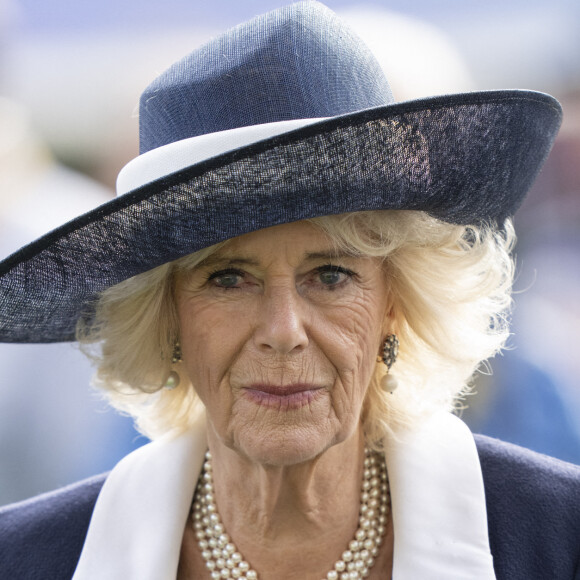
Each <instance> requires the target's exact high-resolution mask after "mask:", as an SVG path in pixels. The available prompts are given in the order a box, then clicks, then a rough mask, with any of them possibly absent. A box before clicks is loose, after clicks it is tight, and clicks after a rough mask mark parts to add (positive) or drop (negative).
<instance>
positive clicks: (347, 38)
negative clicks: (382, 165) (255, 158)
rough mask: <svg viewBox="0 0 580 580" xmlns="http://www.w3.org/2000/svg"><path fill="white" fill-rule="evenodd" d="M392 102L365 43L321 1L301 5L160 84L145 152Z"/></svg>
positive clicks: (242, 30)
mask: <svg viewBox="0 0 580 580" xmlns="http://www.w3.org/2000/svg"><path fill="white" fill-rule="evenodd" d="M392 102H393V96H392V94H391V90H390V88H389V85H388V83H387V80H386V78H385V76H384V74H383V72H382V70H381V67H380V65H379V64H378V62H377V61H376V59H375V58H374V56H373V55H372V53H371V52H370V51H369V49H368V48H367V47H366V46H365V44H364V43H363V42H362V41H361V40H360V38H359V37H358V36H356V35H355V34H354V33H353V32H352V30H351V29H350V28H349V27H348V26H347V25H345V23H344V22H343V21H342V20H341V19H340V18H338V17H337V16H336V15H335V14H334V13H333V12H332V11H331V10H329V9H328V8H326V7H325V6H324V5H322V4H320V3H319V2H314V1H307V2H299V3H296V4H292V5H290V6H287V7H285V8H281V9H279V10H274V11H272V12H269V13H267V14H264V15H262V16H259V17H257V18H254V19H252V20H250V21H249V22H247V23H245V24H242V25H240V26H237V27H235V28H232V29H231V30H229V31H228V32H226V33H225V34H223V35H221V36H219V37H217V38H215V39H213V40H212V41H210V42H208V43H207V44H205V45H203V46H201V47H200V48H198V49H197V50H195V51H193V52H192V53H190V54H189V55H188V56H186V57H185V58H183V59H182V60H180V61H179V62H177V63H175V64H174V65H173V66H172V67H170V68H169V69H168V70H167V71H165V72H164V73H162V74H161V75H160V76H159V77H158V78H157V79H156V80H155V81H153V83H151V85H149V87H147V89H145V91H144V92H143V94H142V96H141V102H140V115H139V119H140V121H139V123H140V152H141V153H145V152H147V151H150V150H152V149H156V148H157V147H160V146H162V145H167V144H168V143H173V142H175V141H180V140H182V139H187V138H190V137H196V136H198V135H204V134H207V133H214V132H217V131H224V130H227V129H233V128H237V127H244V126H248V125H259V124H262V123H272V122H276V121H285V120H290V119H307V118H313V117H333V116H337V115H342V114H346V113H351V112H354V111H359V110H363V109H368V108H372V107H378V106H382V105H386V104H389V103H392Z"/></svg>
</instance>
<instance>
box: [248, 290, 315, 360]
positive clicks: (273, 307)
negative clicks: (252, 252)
mask: <svg viewBox="0 0 580 580" xmlns="http://www.w3.org/2000/svg"><path fill="white" fill-rule="evenodd" d="M304 315H305V312H304V304H302V301H301V299H300V296H299V295H298V293H297V292H296V290H295V289H294V288H275V289H272V290H270V291H269V292H267V293H265V294H264V295H263V296H262V301H261V304H260V311H259V312H258V324H257V327H256V332H255V335H254V339H255V341H256V346H257V347H258V348H260V349H261V350H272V351H274V352H276V353H278V354H290V353H291V352H293V351H296V350H301V349H303V348H305V347H306V346H307V345H308V335H307V332H306V328H305V322H306V321H305V319H304Z"/></svg>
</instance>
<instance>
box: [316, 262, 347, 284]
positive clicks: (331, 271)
mask: <svg viewBox="0 0 580 580" xmlns="http://www.w3.org/2000/svg"><path fill="white" fill-rule="evenodd" d="M317 271H318V278H319V280H320V282H321V283H322V284H323V285H324V286H329V287H333V286H338V285H339V284H341V283H342V282H345V281H346V280H347V279H348V278H350V277H351V276H353V275H354V272H351V271H350V270H347V269H346V268H342V267H340V266H322V267H320V268H318V270H317Z"/></svg>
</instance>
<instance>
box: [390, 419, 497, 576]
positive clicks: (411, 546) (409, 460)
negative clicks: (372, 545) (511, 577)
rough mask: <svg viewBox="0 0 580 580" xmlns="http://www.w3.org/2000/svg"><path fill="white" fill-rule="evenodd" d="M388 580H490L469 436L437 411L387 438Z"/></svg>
mask: <svg viewBox="0 0 580 580" xmlns="http://www.w3.org/2000/svg"><path fill="white" fill-rule="evenodd" d="M385 443H386V449H385V455H386V460H387V468H388V471H389V484H390V488H391V501H392V510H393V527H394V533H395V553H394V564H393V579H394V580H419V579H421V580H495V574H494V571H493V561H492V557H491V553H490V548H489V541H488V535H487V513H486V509H485V494H484V489H483V479H482V475H481V466H480V463H479V457H478V455H477V449H476V447H475V442H474V440H473V436H472V435H471V432H470V431H469V429H468V428H467V426H466V425H465V424H464V423H463V422H462V421H461V420H460V419H458V418H457V417H455V416H454V415H451V414H449V413H439V414H437V415H435V416H434V417H432V418H431V419H430V420H429V421H427V422H426V423H425V424H424V425H423V426H422V427H421V429H419V430H414V431H408V432H399V433H397V437H396V438H394V439H390V440H387V441H386V442H385Z"/></svg>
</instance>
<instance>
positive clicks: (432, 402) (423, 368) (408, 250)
mask: <svg viewBox="0 0 580 580" xmlns="http://www.w3.org/2000/svg"><path fill="white" fill-rule="evenodd" d="M308 221H309V222H310V223H312V224H314V225H315V226H317V227H319V228H321V229H322V230H323V231H324V232H325V233H326V234H327V235H328V236H329V237H330V238H331V239H332V240H333V241H334V243H335V244H336V246H337V247H339V248H340V249H342V250H346V251H348V252H351V253H354V254H357V255H362V256H372V257H378V258H380V259H382V260H383V264H384V267H385V269H386V272H387V279H388V281H389V282H388V283H389V293H390V300H391V304H392V308H391V310H390V316H391V320H390V326H391V328H393V330H394V332H396V334H397V335H398V337H399V340H400V349H399V357H398V360H397V362H396V363H395V365H394V366H393V368H392V371H391V372H392V373H393V374H395V375H396V377H397V379H398V381H399V388H398V389H397V390H396V391H395V392H394V393H393V394H390V393H385V392H384V391H383V390H382V389H381V388H380V384H379V383H380V378H381V376H382V375H383V374H384V372H385V367H384V365H382V364H377V367H376V371H375V373H374V376H373V379H372V381H371V384H370V385H369V389H368V391H367V397H366V400H365V406H364V409H363V424H364V428H365V434H366V437H367V441H368V443H369V444H370V445H373V446H375V447H380V441H381V440H382V439H383V438H384V436H385V434H387V433H388V432H390V431H391V429H392V428H393V427H395V426H398V425H407V426H412V425H413V424H414V423H416V422H417V421H421V420H422V419H423V418H425V417H426V416H428V415H430V414H432V413H434V412H436V411H438V410H441V409H448V410H450V409H452V408H454V406H455V405H456V404H457V401H458V398H459V397H460V396H461V395H462V394H464V393H465V392H466V390H468V385H469V381H470V379H471V377H472V375H473V373H474V371H475V370H476V369H477V368H478V366H479V365H480V364H481V363H482V361H484V360H486V359H487V358H489V357H491V356H493V355H494V354H495V353H496V352H497V351H498V350H500V349H501V347H502V346H503V344H504V342H505V340H506V338H507V336H508V320H507V316H508V312H509V307H510V304H511V297H510V296H511V286H512V280H513V271H514V266H513V261H512V259H511V257H510V250H511V249H512V247H513V244H514V242H515V235H514V232H513V227H512V224H511V221H509V220H508V221H507V222H506V223H505V224H504V227H503V229H502V230H499V229H498V228H496V227H493V226H485V225H484V226H479V227H478V226H460V225H453V224H448V223H445V222H442V221H440V220H437V219H435V218H433V217H430V216H429V215H427V214H426V213H424V212H419V211H406V210H405V211H403V210H396V211H393V210H388V211H369V212H355V213H349V214H343V215H338V216H327V217H322V218H314V219H311V220H308ZM224 244H227V242H223V243H221V244H218V245H216V246H212V247H210V248H206V249H204V250H201V251H199V252H196V253H194V254H191V255H189V256H185V257H184V258H181V259H179V260H176V261H174V262H170V263H167V264H164V265H162V266H159V267H158V268H155V269H153V270H150V271H148V272H145V273H143V274H139V275H138V276H135V277H133V278H130V279H128V280H126V281H124V282H121V283H120V284H117V285H116V286H113V287H112V288H109V289H107V290H105V291H104V292H103V293H102V295H101V297H100V299H99V301H98V303H97V307H96V316H95V319H94V321H93V322H92V323H91V325H90V326H86V325H82V324H79V326H78V328H77V337H78V339H79V341H80V342H81V344H82V345H84V348H85V350H87V347H88V346H89V345H94V344H97V345H98V347H99V348H98V350H97V352H96V353H92V349H90V350H91V354H92V356H93V357H94V358H95V359H96V361H97V365H98V366H97V375H96V384H97V386H99V387H100V388H102V389H104V390H105V392H106V393H107V395H108V397H109V400H110V402H111V403H112V404H113V406H115V407H117V408H118V409H120V410H122V411H124V412H127V413H129V414H130V415H132V416H133V417H134V418H135V420H136V425H137V427H138V429H140V430H141V431H142V432H143V433H144V434H146V435H147V436H149V437H151V438H155V437H158V436H160V435H161V434H164V433H167V432H169V431H173V430H175V431H178V432H179V431H182V430H184V429H187V428H188V426H189V425H190V424H191V423H192V421H193V420H194V419H195V417H196V416H197V414H198V412H199V411H200V410H201V403H200V402H199V400H198V398H197V395H196V394H195V389H194V386H193V385H190V384H182V385H180V386H179V387H178V388H176V389H174V390H167V389H163V388H162V386H163V385H164V383H165V381H166V379H167V377H168V375H169V373H170V371H171V353H172V349H173V345H174V343H175V341H176V340H177V338H178V336H179V324H178V319H177V315H176V311H175V305H174V300H173V284H174V280H175V277H176V275H177V274H178V273H179V272H181V271H183V270H186V269H190V268H193V267H195V265H196V264H199V263H200V262H201V261H202V260H204V259H206V258H207V257H208V256H209V255H211V254H212V253H213V252H215V251H216V250H217V249H218V248H219V247H222V246H223V245H224Z"/></svg>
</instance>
